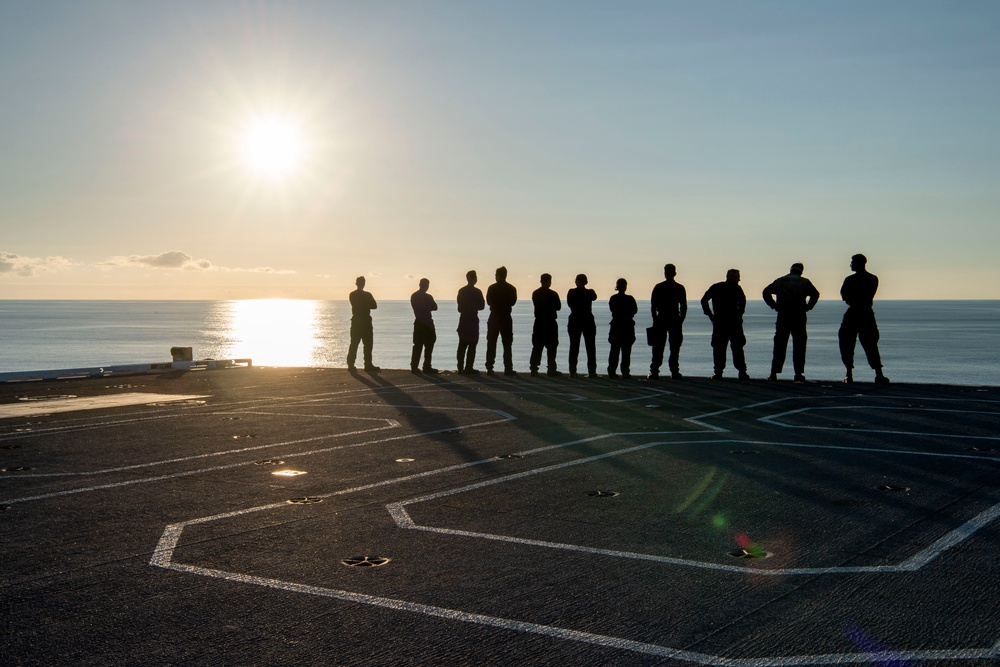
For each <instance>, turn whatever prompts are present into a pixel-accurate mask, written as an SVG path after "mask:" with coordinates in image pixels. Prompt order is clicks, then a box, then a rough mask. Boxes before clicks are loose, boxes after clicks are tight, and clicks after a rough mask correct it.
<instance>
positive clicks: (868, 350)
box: [837, 253, 889, 384]
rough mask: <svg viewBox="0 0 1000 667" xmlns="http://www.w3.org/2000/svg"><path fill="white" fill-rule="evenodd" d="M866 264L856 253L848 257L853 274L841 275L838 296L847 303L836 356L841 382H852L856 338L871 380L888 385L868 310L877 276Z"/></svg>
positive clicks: (865, 260) (873, 322) (874, 326)
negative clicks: (843, 370)
mask: <svg viewBox="0 0 1000 667" xmlns="http://www.w3.org/2000/svg"><path fill="white" fill-rule="evenodd" d="M867 264H868V258H867V257H865V256H864V255H862V254H860V253H859V254H857V255H854V256H853V257H851V271H854V273H853V274H852V275H849V276H847V277H846V278H844V284H843V286H842V287H841V288H840V296H841V298H842V299H843V300H844V301H845V302H846V303H847V312H845V313H844V319H843V321H842V322H841V323H840V331H839V332H838V335H837V337H838V338H839V339H840V358H841V360H842V361H843V362H844V367H845V368H847V375H846V376H845V377H844V382H854V347H855V344H856V343H857V341H858V339H859V338H860V339H861V348H862V349H863V350H864V351H865V356H866V357H867V358H868V365H869V366H871V367H872V369H874V371H875V382H876V383H877V384H889V378H887V377H886V376H885V375H883V374H882V357H881V356H880V355H879V353H878V339H879V333H878V324H876V323H875V311H874V310H872V302H873V301H874V300H875V292H877V291H878V276H876V275H874V274H871V273H868V269H867V268H866V265H867Z"/></svg>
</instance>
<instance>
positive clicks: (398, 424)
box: [0, 368, 1000, 667]
mask: <svg viewBox="0 0 1000 667" xmlns="http://www.w3.org/2000/svg"><path fill="white" fill-rule="evenodd" d="M137 394H149V396H148V397H144V396H135V395H137ZM125 395H128V396H125ZM164 395H170V396H164ZM104 397H108V400H107V401H106V402H105V401H103V400H102V399H103V398H104ZM147 398H148V400H145V399H147ZM171 398H176V399H177V400H170V399H171ZM74 400H79V401H80V403H79V406H80V409H79V410H75V411H68V412H62V411H60V412H52V413H48V414H45V413H44V411H43V412H42V413H41V414H37V412H38V411H29V412H35V413H36V414H23V412H24V411H23V410H22V409H20V408H14V407H10V406H18V405H20V406H23V405H25V404H29V403H30V404H32V405H44V404H45V401H53V403H52V405H54V406H56V405H58V406H59V410H65V409H67V406H69V407H70V408H73V406H74V403H73V401H74ZM5 406H7V407H6V409H8V410H13V411H14V412H13V413H5V412H4V410H5ZM17 410H21V414H17ZM8 414H10V416H7V415H8ZM998 427H1000V390H998V389H996V388H975V387H946V386H930V385H923V386H917V385H910V386H904V385H898V386H897V385H891V386H889V387H875V386H873V385H871V384H855V385H852V386H847V385H842V384H838V383H825V382H818V383H810V384H807V385H793V384H791V383H783V382H782V383H767V382H752V383H749V384H740V383H736V382H730V381H723V382H712V381H709V380H702V379H684V380H681V381H676V382H671V381H663V382H659V383H647V382H640V381H632V382H629V383H625V382H614V381H610V380H607V379H599V380H571V379H568V378H564V379H550V378H529V377H523V376H522V377H518V378H487V377H486V376H477V377H468V376H458V375H450V374H443V375H441V376H438V377H436V378H426V377H420V376H414V375H411V374H410V373H404V372H400V371H385V372H383V373H382V374H380V375H378V376H370V375H365V374H360V375H356V376H351V375H349V374H348V373H347V372H346V371H341V370H318V369H259V368H255V369H237V370H228V371H215V372H201V373H188V374H181V375H177V376H169V375H161V376H136V377H132V378H129V379H126V380H122V379H115V380H77V381H66V382H54V383H31V384H20V385H3V386H0V467H2V468H4V472H2V473H0V506H2V508H3V511H0V530H2V531H3V541H2V546H0V577H2V579H0V600H2V608H0V615H2V619H3V621H2V622H3V639H2V641H0V663H2V664H4V665H20V664H24V665H29V664H38V665H52V664H67V665H69V664H74V665H78V664H92V665H98V664H101V665H104V664H182V663H184V664H220V665H245V664H283V665H287V664H317V665H320V664H323V665H325V664H331V665H341V664H342V665H396V664H477V665H479V664H482V665H489V664H496V665H510V664H547V663H556V664H588V665H589V664H593V665H651V664H664V665H682V664H709V665H757V666H761V667H763V666H766V665H796V664H801V665H809V664H892V665H904V664H907V665H922V664H942V665H947V664H963V665H995V664H997V663H998V661H1000V650H998V649H1000V645H998V641H1000V610H998V606H997V604H996V600H997V598H998V596H1000V575H998V573H1000V568H997V566H996V561H997V554H998V553H1000V531H998V525H1000V521H997V519H998V518H1000V428H998ZM282 471H291V472H298V473H300V474H293V475H290V476H282V475H276V474H274V473H276V472H282ZM596 491H603V492H605V493H604V494H602V495H598V496H594V495H590V494H592V493H593V492H596ZM615 494H617V495H615ZM290 499H307V502H304V503H290V502H288V501H289V500H290ZM741 552H746V553H748V554H750V555H757V556H761V555H763V556H766V557H765V558H737V557H735V556H734V555H732V554H739V553H741ZM354 557H368V559H369V560H368V561H367V562H369V563H379V562H381V561H380V560H379V559H389V560H388V562H387V563H386V564H384V565H380V566H364V565H363V566H354V567H351V566H348V565H345V564H344V561H345V560H348V561H349V560H350V559H352V558H354Z"/></svg>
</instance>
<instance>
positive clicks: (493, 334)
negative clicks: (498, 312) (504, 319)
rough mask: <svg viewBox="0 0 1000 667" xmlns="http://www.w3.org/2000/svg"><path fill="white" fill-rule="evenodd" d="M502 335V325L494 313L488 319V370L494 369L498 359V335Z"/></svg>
mask: <svg viewBox="0 0 1000 667" xmlns="http://www.w3.org/2000/svg"><path fill="white" fill-rule="evenodd" d="M499 335H500V326H499V323H498V322H497V321H496V318H495V317H494V316H493V315H490V319H489V320H487V321H486V370H487V371H492V370H493V365H494V363H496V360H497V337H498V336H499Z"/></svg>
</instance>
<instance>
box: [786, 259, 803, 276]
mask: <svg viewBox="0 0 1000 667" xmlns="http://www.w3.org/2000/svg"><path fill="white" fill-rule="evenodd" d="M805 269H806V267H804V266H803V265H802V262H795V263H794V264H792V268H790V269H789V271H790V272H791V273H794V274H795V275H797V276H801V275H802V272H803V271H805Z"/></svg>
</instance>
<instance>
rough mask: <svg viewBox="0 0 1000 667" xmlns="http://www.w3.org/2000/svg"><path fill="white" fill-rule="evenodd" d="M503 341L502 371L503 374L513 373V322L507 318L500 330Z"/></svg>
mask: <svg viewBox="0 0 1000 667" xmlns="http://www.w3.org/2000/svg"><path fill="white" fill-rule="evenodd" d="M500 338H501V340H502V341H503V370H504V372H505V373H512V372H513V371H514V322H513V321H512V320H511V319H510V317H507V319H506V320H504V322H503V326H502V327H501V329H500Z"/></svg>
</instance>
